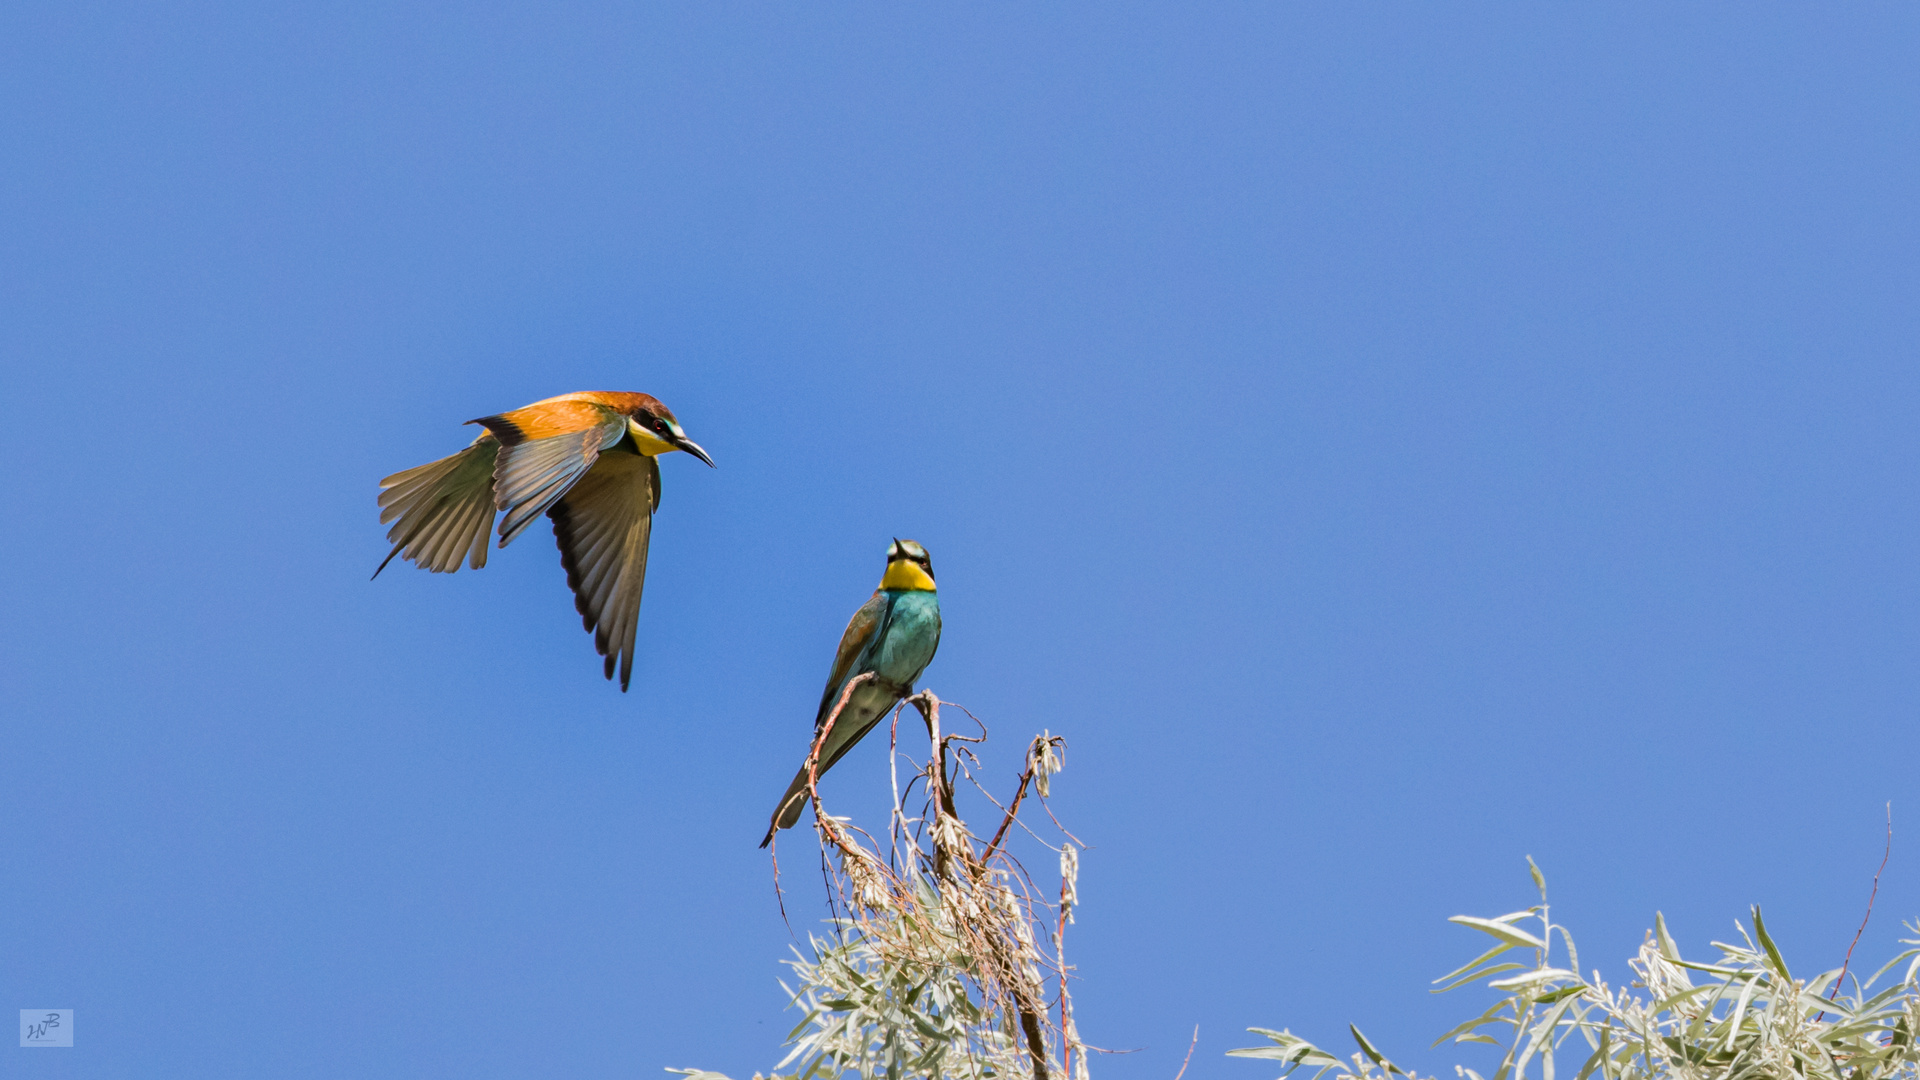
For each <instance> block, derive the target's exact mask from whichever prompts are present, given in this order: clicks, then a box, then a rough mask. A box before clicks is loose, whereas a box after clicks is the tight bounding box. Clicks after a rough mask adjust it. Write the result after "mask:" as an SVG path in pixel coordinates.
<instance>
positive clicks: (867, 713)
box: [760, 538, 940, 847]
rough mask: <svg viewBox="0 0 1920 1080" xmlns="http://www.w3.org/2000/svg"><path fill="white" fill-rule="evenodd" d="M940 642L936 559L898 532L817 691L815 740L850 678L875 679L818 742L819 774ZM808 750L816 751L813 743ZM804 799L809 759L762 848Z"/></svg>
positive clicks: (908, 685)
mask: <svg viewBox="0 0 1920 1080" xmlns="http://www.w3.org/2000/svg"><path fill="white" fill-rule="evenodd" d="M939 647H940V594H939V593H938V592H937V591H935V588H934V584H933V560H932V559H931V558H929V557H928V556H927V549H926V548H923V547H921V546H920V545H919V544H918V543H916V542H914V541H912V540H901V539H898V538H896V539H895V540H894V541H893V545H892V546H891V547H889V548H887V570H886V573H885V574H883V575H881V577H880V587H879V588H878V589H875V590H874V593H873V597H872V598H871V599H869V600H868V601H867V602H866V603H864V604H862V605H860V610H859V611H856V612H854V613H853V619H852V620H851V621H849V622H848V623H847V632H846V633H844V634H841V635H840V650H839V651H838V652H837V653H835V654H834V657H833V671H832V673H831V674H829V675H828V676H827V689H826V692H825V693H823V694H821V695H820V711H819V712H818V713H817V714H815V716H814V718H813V731H814V738H815V739H818V738H819V737H820V729H821V728H822V727H824V726H825V725H826V722H827V717H828V716H829V715H831V714H832V712H833V707H834V706H835V705H837V704H839V703H840V695H841V694H842V693H843V692H844V691H845V690H846V686H847V683H848V682H850V681H852V680H853V679H856V678H858V677H859V676H861V675H865V674H868V673H872V675H873V676H874V677H873V678H872V679H869V680H867V681H866V682H864V683H861V684H860V685H859V686H857V687H855V688H854V691H853V696H852V697H851V698H850V699H849V700H848V701H847V705H846V708H844V709H842V710H841V711H840V717H839V719H837V720H835V721H834V722H833V731H831V732H830V733H828V735H827V741H826V743H825V744H824V745H822V746H821V747H820V760H819V764H818V765H817V766H816V768H815V775H816V776H825V775H826V774H827V770H828V769H831V768H833V763H834V762H836V761H839V760H840V758H841V757H842V756H844V755H845V754H846V752H847V751H848V750H851V749H853V744H854V743H857V742H859V741H860V737H861V736H862V735H865V734H866V733H867V732H868V731H869V730H871V729H872V728H873V725H875V724H877V723H879V722H880V718H881V717H883V716H885V715H887V710H888V709H891V708H893V707H894V706H895V705H896V704H898V703H899V702H900V700H901V699H902V698H905V697H906V696H908V695H909V694H911V693H913V681H914V680H915V679H918V678H919V677H920V673H921V672H922V671H925V670H926V669H927V664H928V663H930V662H931V661H932V660H933V653H934V650H936V649H938V648H939ZM807 749H808V753H809V754H811V753H812V749H813V744H812V743H811V742H809V743H808V744H807ZM806 804H807V764H806V762H805V761H804V760H802V761H801V763H800V771H799V772H798V773H795V774H794V777H793V783H791V784H788V785H787V793H786V794H785V795H782V796H781V797H780V805H779V806H777V807H775V808H774V811H773V823H772V824H771V825H769V826H768V827H767V837H766V839H764V840H762V841H760V846H761V847H766V846H767V845H768V844H770V843H772V842H773V834H774V833H776V832H778V831H780V830H781V829H788V828H792V827H793V824H794V823H795V822H797V821H799V820H800V811H801V810H802V809H804V808H805V807H806Z"/></svg>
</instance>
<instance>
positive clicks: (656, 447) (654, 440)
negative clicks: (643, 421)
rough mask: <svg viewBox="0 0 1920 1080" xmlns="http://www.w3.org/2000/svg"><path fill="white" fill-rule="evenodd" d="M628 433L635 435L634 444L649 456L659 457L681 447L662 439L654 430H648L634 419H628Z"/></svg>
mask: <svg viewBox="0 0 1920 1080" xmlns="http://www.w3.org/2000/svg"><path fill="white" fill-rule="evenodd" d="M627 433H628V434H630V435H632V436H633V444H634V445H635V446H637V447H639V449H640V452H641V453H643V454H645V455H647V456H648V457H659V456H660V455H661V454H665V453H669V452H671V451H674V450H678V449H680V448H679V447H677V446H675V445H673V444H672V443H670V442H662V441H660V438H659V437H658V436H656V435H655V434H654V433H653V432H651V431H648V430H647V429H646V428H643V427H641V426H640V425H639V424H638V423H636V422H635V421H632V420H628V421H627Z"/></svg>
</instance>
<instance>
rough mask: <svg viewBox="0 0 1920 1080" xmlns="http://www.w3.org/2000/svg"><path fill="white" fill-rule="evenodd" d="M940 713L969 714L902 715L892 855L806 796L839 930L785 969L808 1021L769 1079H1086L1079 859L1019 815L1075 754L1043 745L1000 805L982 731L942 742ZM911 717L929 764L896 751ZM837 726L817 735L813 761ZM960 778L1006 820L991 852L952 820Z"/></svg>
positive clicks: (1063, 841)
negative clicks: (1014, 845) (1075, 932)
mask: <svg viewBox="0 0 1920 1080" xmlns="http://www.w3.org/2000/svg"><path fill="white" fill-rule="evenodd" d="M850 691H851V687H850V688H849V692H850ZM843 704H844V700H843ZM943 704H945V705H948V706H949V707H951V708H959V706H953V705H952V704H951V703H950V702H942V701H941V700H940V699H939V698H937V697H935V696H934V695H933V693H932V692H931V691H926V690H923V691H921V692H920V693H918V694H915V695H913V696H912V697H910V698H908V699H906V700H905V701H904V702H902V703H901V705H900V706H899V707H897V708H896V709H895V710H894V714H893V719H892V724H891V728H890V730H891V732H892V735H893V737H894V742H893V748H892V751H891V760H892V763H893V767H892V770H891V772H892V781H893V788H892V790H893V806H892V810H891V812H890V814H889V819H890V820H889V821H888V825H887V828H886V829H885V830H884V836H885V839H884V841H882V840H880V839H877V838H876V837H875V836H874V835H873V834H872V833H870V832H868V831H867V830H863V829H860V828H858V827H856V826H854V825H853V824H851V823H850V822H849V821H848V820H847V819H845V818H837V817H834V816H833V815H831V814H829V813H827V812H826V808H825V807H824V806H822V805H821V802H820V791H819V784H818V777H817V774H816V775H815V776H814V777H813V778H812V781H813V782H811V783H809V784H808V791H807V794H808V797H809V799H810V800H811V802H812V804H813V809H814V820H815V826H816V829H817V832H818V835H819V839H820V857H821V860H822V868H823V870H824V872H825V876H826V879H827V881H828V904H829V909H830V911H832V912H833V913H834V917H833V918H831V919H830V920H829V922H830V925H831V926H832V927H833V931H832V933H831V934H829V935H826V936H820V935H811V934H810V935H809V936H808V937H809V941H808V944H809V946H810V947H811V951H812V958H811V959H808V958H806V957H804V956H801V957H799V958H797V959H795V960H791V961H788V963H789V965H790V966H791V967H792V968H793V971H794V974H795V975H796V976H797V977H798V980H799V986H798V988H797V989H794V988H789V992H790V993H792V995H793V1007H794V1008H796V1009H799V1010H800V1011H801V1012H803V1013H804V1014H805V1019H803V1020H802V1021H801V1023H800V1025H799V1026H798V1027H797V1028H795V1029H794V1031H793V1034H792V1035H791V1036H790V1037H789V1039H788V1045H789V1047H790V1048H791V1049H790V1050H789V1052H788V1054H787V1056H786V1058H785V1059H784V1060H783V1061H781V1062H780V1064H779V1065H778V1066H776V1070H777V1071H775V1072H773V1073H771V1074H767V1076H766V1077H765V1080H829V1078H838V1077H841V1076H843V1075H846V1074H849V1073H851V1074H853V1075H856V1076H859V1077H862V1078H868V1077H894V1076H912V1077H930V1078H933V1077H941V1078H945V1077H952V1078H965V1080H983V1078H986V1077H1005V1078H1012V1077H1031V1078H1033V1080H1062V1078H1068V1077H1071V1078H1074V1080H1085V1078H1086V1077H1087V1076H1088V1068H1087V1057H1086V1055H1087V1047H1086V1045H1085V1044H1084V1043H1083V1042H1081V1040H1080V1037H1079V1034H1078V1032H1077V1031H1076V1029H1075V1027H1074V1018H1073V1001H1072V997H1071V995H1070V993H1069V991H1068V986H1067V982H1068V979H1067V975H1068V972H1069V971H1071V968H1070V967H1069V966H1068V965H1067V962H1066V956H1065V952H1064V950H1063V942H1064V938H1065V932H1066V927H1067V924H1068V923H1070V922H1072V921H1073V913H1074V907H1075V905H1076V904H1077V902H1078V896H1077V893H1076V879H1077V877H1078V874H1079V861H1080V860H1079V850H1080V845H1079V843H1078V840H1077V838H1075V837H1074V836H1073V835H1072V834H1070V833H1068V832H1067V831H1066V830H1065V828H1064V827H1062V826H1060V824H1059V822H1058V820H1057V819H1054V818H1053V814H1052V811H1051V809H1048V810H1047V814H1046V817H1047V821H1048V823H1049V826H1050V827H1049V828H1048V830H1047V831H1048V834H1049V835H1051V836H1053V837H1054V840H1053V841H1052V842H1049V841H1048V840H1046V839H1043V838H1042V837H1041V836H1040V835H1039V834H1037V833H1035V832H1034V830H1032V829H1030V828H1028V825H1027V822H1026V821H1024V820H1022V818H1021V816H1020V811H1021V808H1022V806H1023V805H1026V806H1032V805H1034V803H1035V802H1036V801H1037V802H1038V804H1039V805H1040V806H1042V807H1045V806H1046V799H1047V796H1048V795H1049V793H1050V787H1051V784H1050V780H1051V778H1052V776H1053V774H1054V773H1057V772H1059V771H1060V769H1061V766H1062V763H1063V758H1062V752H1063V750H1064V746H1065V743H1064V740H1062V739H1061V738H1059V737H1058V736H1053V735H1050V734H1041V735H1038V736H1035V737H1034V739H1033V741H1032V742H1031V743H1030V744H1029V745H1028V747H1027V751H1026V755H1025V761H1024V768H1023V771H1022V772H1021V774H1020V778H1019V784H1018V787H1017V788H1016V789H1015V791H1014V793H1013V795H1012V797H1011V798H1009V799H1007V800H1005V801H1004V802H1002V801H1001V800H999V799H995V798H994V797H993V795H992V794H990V793H988V792H987V791H986V789H985V788H984V787H981V786H980V784H979V782H978V780H977V779H976V777H975V774H976V772H977V771H978V770H979V765H980V763H979V759H978V757H977V756H976V755H975V753H974V749H973V745H977V744H979V743H981V742H984V741H985V728H984V725H982V727H981V734H980V735H979V736H977V737H976V736H964V735H958V734H953V733H948V732H945V731H943V729H942V727H941V706H942V705H943ZM906 705H912V706H913V707H914V708H915V709H917V710H918V712H919V714H920V717H921V719H922V720H924V721H925V724H926V730H927V735H928V744H929V757H928V760H927V761H926V762H924V763H917V762H913V761H912V760H911V759H910V758H909V756H908V755H906V754H903V753H902V752H900V750H899V748H898V735H899V728H900V716H901V711H902V710H903V709H904V708H905V706H906ZM962 711H963V712H964V711H965V710H964V709H962ZM837 712H838V710H836V714H837ZM967 715H968V716H969V717H971V716H972V714H971V713H968V714H967ZM833 719H834V718H833V717H831V716H830V717H829V722H828V724H827V725H824V726H823V727H822V729H821V731H820V732H819V734H818V736H817V737H816V739H815V753H814V754H813V755H810V757H809V760H810V761H812V760H814V759H815V758H817V755H818V747H819V746H820V745H821V743H823V742H824V741H825V740H826V739H827V738H828V737H829V735H830V731H831V725H832V722H833ZM975 723H978V721H977V720H975ZM970 744H972V745H970ZM962 777H964V778H965V779H966V780H967V781H968V782H969V783H970V784H972V785H973V786H974V787H975V788H976V789H978V790H979V791H980V793H981V794H982V795H983V796H985V798H986V799H987V800H988V801H989V802H991V803H992V804H993V806H994V808H995V810H994V816H995V817H996V818H997V819H998V820H997V828H995V830H994V832H993V834H992V836H991V838H990V839H988V840H986V841H985V842H982V841H981V840H980V839H979V838H978V837H977V835H976V834H975V833H974V832H973V831H972V830H971V829H970V828H969V827H968V826H967V824H966V822H965V821H963V820H962V819H961V817H960V815H959V813H958V811H957V809H956V803H955V798H954V783H955V781H956V780H957V779H959V778H962ZM916 787H917V788H918V790H919V795H918V797H917V798H916V797H915V796H914V792H915V789H916ZM1029 796H1031V797H1032V798H1031V799H1030V798H1029ZM916 804H917V805H918V809H916V810H915V811H913V812H911V813H910V812H909V811H908V807H909V806H910V805H916ZM1016 833H1017V834H1018V835H1019V838H1020V839H1019V845H1018V846H1021V847H1024V848H1026V849H1027V854H1028V856H1029V859H1028V861H1031V856H1032V855H1033V854H1034V853H1035V852H1033V851H1032V850H1031V849H1032V848H1033V847H1034V846H1035V845H1040V846H1043V847H1044V848H1045V849H1047V850H1051V851H1053V852H1055V853H1057V855H1058V857H1059V867H1060V881H1059V884H1058V887H1057V888H1042V887H1041V886H1040V885H1039V883H1037V882H1036V881H1035V880H1034V879H1033V876H1032V875H1031V874H1030V873H1029V872H1028V871H1027V869H1026V867H1025V866H1024V865H1023V863H1022V861H1021V860H1019V859H1017V858H1016V857H1015V856H1014V855H1013V854H1010V853H1009V850H1008V847H1009V844H1010V843H1011V842H1012V841H1013V839H1014V836H1015V834H1016ZM776 866H777V863H776ZM669 1071H672V1072H679V1073H683V1074H685V1075H686V1076H688V1077H689V1078H690V1080H724V1078H723V1077H721V1076H720V1074H718V1073H710V1072H704V1071H702V1070H697V1069H674V1070H669ZM755 1075H756V1078H757V1080H758V1078H759V1077H760V1074H755Z"/></svg>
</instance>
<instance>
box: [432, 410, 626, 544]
mask: <svg viewBox="0 0 1920 1080" xmlns="http://www.w3.org/2000/svg"><path fill="white" fill-rule="evenodd" d="M468 422H469V423H474V424H483V425H485V426H486V429H487V430H488V431H491V432H493V435H494V438H496V439H499V440H500V460H499V461H498V462H497V463H496V464H495V465H494V467H493V499H494V505H496V506H498V507H499V508H500V509H501V510H503V511H505V512H506V515H507V516H506V517H505V518H504V519H502V520H501V522H500V546H501V547H506V546H507V545H508V544H511V543H513V539H514V537H516V536H519V535H520V534H521V533H523V532H525V531H526V529H527V526H529V525H531V524H533V523H534V522H535V521H537V520H539V518H540V515H541V514H544V513H546V512H547V510H548V509H549V508H550V507H552V506H553V504H554V503H555V502H557V501H558V500H559V499H560V497H561V496H562V495H565V494H566V493H567V489H568V488H570V487H572V486H573V485H574V483H575V482H576V481H578V480H579V479H580V477H581V476H582V475H584V474H585V473H586V471H587V470H588V469H591V468H592V467H593V463H594V460H595V459H597V458H598V457H599V456H600V452H601V451H602V450H605V449H606V448H608V447H610V446H612V445H614V444H615V443H617V442H619V441H620V440H621V439H623V438H625V437H626V434H627V419H626V417H624V416H622V415H621V414H619V413H617V412H615V411H613V410H612V409H610V408H607V407H605V406H602V405H595V404H591V403H588V402H583V401H560V400H553V401H543V402H539V403H536V404H533V405H529V406H527V407H526V408H524V409H515V410H513V411H512V412H507V413H501V414H500V415H498V416H483V417H481V418H480V419H478V420H472V421H468Z"/></svg>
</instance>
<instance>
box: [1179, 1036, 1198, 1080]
mask: <svg viewBox="0 0 1920 1080" xmlns="http://www.w3.org/2000/svg"><path fill="white" fill-rule="evenodd" d="M1199 1045H1200V1025H1199V1024H1195V1025H1193V1041H1192V1042H1190V1043H1188V1044H1187V1056H1186V1059H1185V1060H1183V1061H1181V1062H1180V1071H1179V1072H1177V1073H1174V1074H1173V1080H1180V1078H1181V1077H1183V1076H1185V1075H1187V1065H1188V1063H1189V1062H1191V1061H1193V1048H1194V1047H1196V1046H1199Z"/></svg>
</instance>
